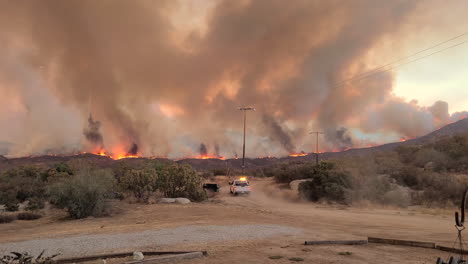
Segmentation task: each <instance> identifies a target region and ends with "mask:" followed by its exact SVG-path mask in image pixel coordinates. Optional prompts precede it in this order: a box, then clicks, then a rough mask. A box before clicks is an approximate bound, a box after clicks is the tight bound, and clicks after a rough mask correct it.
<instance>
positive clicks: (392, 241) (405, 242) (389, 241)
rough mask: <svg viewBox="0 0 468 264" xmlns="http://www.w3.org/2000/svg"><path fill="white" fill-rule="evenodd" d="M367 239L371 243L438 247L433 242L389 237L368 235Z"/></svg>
mask: <svg viewBox="0 0 468 264" xmlns="http://www.w3.org/2000/svg"><path fill="white" fill-rule="evenodd" d="M367 240H368V241H369V243H380V244H388V245H399V246H408V247H423V248H436V244H435V243H431V242H420V241H411V240H398V239H387V238H377V237H368V238H367Z"/></svg>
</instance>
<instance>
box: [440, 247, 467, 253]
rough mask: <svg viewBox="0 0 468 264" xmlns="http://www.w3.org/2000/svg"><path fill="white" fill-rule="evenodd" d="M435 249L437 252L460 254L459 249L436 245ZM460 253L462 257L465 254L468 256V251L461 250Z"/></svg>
mask: <svg viewBox="0 0 468 264" xmlns="http://www.w3.org/2000/svg"><path fill="white" fill-rule="evenodd" d="M436 249H438V250H440V251H445V252H450V253H456V254H460V249H459V248H451V247H444V246H439V245H437V246H436ZM461 253H462V254H463V255H467V254H468V250H463V251H462V252H461Z"/></svg>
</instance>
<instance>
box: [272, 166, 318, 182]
mask: <svg viewBox="0 0 468 264" xmlns="http://www.w3.org/2000/svg"><path fill="white" fill-rule="evenodd" d="M314 167H315V164H313V163H302V162H286V163H281V164H279V165H275V166H272V167H269V168H266V169H265V171H264V174H265V176H267V177H274V178H275V181H276V182H278V183H289V182H291V181H294V180H300V179H307V178H310V177H311V175H312V173H313V169H314Z"/></svg>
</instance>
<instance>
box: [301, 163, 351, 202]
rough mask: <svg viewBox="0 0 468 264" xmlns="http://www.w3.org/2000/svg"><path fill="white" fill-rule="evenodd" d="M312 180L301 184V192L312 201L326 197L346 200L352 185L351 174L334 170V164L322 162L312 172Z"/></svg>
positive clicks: (327, 198) (333, 199)
mask: <svg viewBox="0 0 468 264" xmlns="http://www.w3.org/2000/svg"><path fill="white" fill-rule="evenodd" d="M311 178H312V181H306V182H302V183H300V184H299V194H300V195H301V196H302V197H303V198H306V199H308V200H310V201H314V202H316V201H319V200H321V199H326V200H328V201H334V202H344V201H345V193H346V190H347V189H349V188H350V187H351V184H350V176H349V175H348V174H346V173H345V172H341V171H336V170H333V164H331V163H321V164H319V165H317V166H316V168H315V170H314V173H313V174H312V177H311Z"/></svg>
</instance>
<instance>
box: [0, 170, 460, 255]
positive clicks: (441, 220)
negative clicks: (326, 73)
mask: <svg viewBox="0 0 468 264" xmlns="http://www.w3.org/2000/svg"><path fill="white" fill-rule="evenodd" d="M219 181H220V183H222V184H223V186H222V191H221V193H220V194H218V195H217V196H215V197H213V198H212V199H210V201H208V202H204V203H193V204H188V205H167V204H166V205H160V204H150V205H141V204H128V203H124V202H120V203H118V204H117V207H118V211H119V213H118V214H116V215H114V216H112V217H106V218H88V219H84V220H66V219H64V214H63V212H58V211H51V212H49V213H48V216H46V217H44V218H43V219H40V220H37V221H29V222H26V221H16V222H13V223H10V224H2V225H0V243H6V242H16V241H26V240H31V239H40V238H57V237H68V236H73V235H83V234H114V233H126V232H139V231H144V230H159V229H163V228H173V227H179V226H185V225H243V224H278V225H286V226H290V227H296V228H301V229H303V230H304V232H303V233H301V234H300V235H295V236H292V237H291V236H281V237H275V238H273V239H258V240H242V241H224V242H222V241H219V242H216V243H210V242H202V243H191V244H178V245H168V246H163V247H161V246H159V247H151V246H148V247H146V248H142V249H141V250H144V249H157V250H192V249H193V250H208V251H209V253H210V256H209V257H206V258H204V259H203V260H192V261H190V262H187V263H228V262H229V263H291V261H290V260H288V258H291V257H300V258H303V259H304V260H305V262H306V263H311V262H314V263H339V262H343V261H344V262H346V263H371V262H372V263H388V262H390V261H394V260H400V261H404V262H405V263H434V262H435V259H436V257H437V256H442V257H447V256H448V255H449V254H447V253H444V252H440V251H436V250H428V249H418V248H406V247H397V246H386V245H376V244H370V245H366V246H303V245H302V243H303V242H304V241H305V240H319V239H360V238H365V237H367V236H377V237H385V238H395V239H411V240H419V241H430V242H436V243H438V244H442V245H447V246H452V245H453V241H454V240H455V239H456V233H455V229H454V226H453V225H454V223H453V219H452V218H453V217H452V214H453V213H452V212H451V211H434V212H431V211H424V210H420V209H398V210H396V209H376V208H347V207H343V206H329V205H320V204H311V203H305V202H297V201H295V199H294V195H292V194H291V193H290V192H288V191H280V190H279V189H278V188H277V187H276V186H275V185H274V184H272V182H271V181H270V180H269V179H258V180H252V185H253V193H252V194H251V195H249V196H236V197H234V196H231V195H229V193H228V187H227V179H222V178H220V179H219ZM130 249H131V248H130ZM132 250H133V249H132ZM340 252H351V255H340V254H339V253H340ZM270 256H282V257H283V258H281V259H278V260H272V259H269V257H270Z"/></svg>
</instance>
